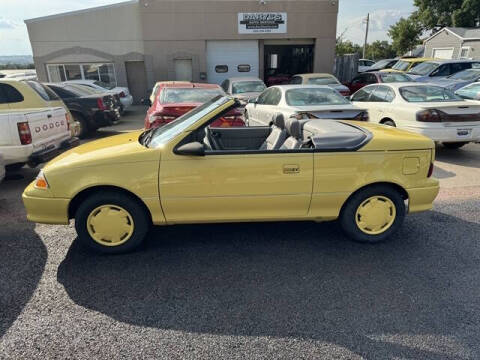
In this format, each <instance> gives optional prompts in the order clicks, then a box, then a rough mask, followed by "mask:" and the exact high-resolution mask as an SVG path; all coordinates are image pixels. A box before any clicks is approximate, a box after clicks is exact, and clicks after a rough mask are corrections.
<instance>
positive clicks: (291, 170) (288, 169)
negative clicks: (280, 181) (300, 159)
mask: <svg viewBox="0 0 480 360" xmlns="http://www.w3.org/2000/svg"><path fill="white" fill-rule="evenodd" d="M299 172H300V166H298V165H283V173H284V174H298V173H299Z"/></svg>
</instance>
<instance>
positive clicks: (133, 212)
mask: <svg viewBox="0 0 480 360" xmlns="http://www.w3.org/2000/svg"><path fill="white" fill-rule="evenodd" d="M75 228H76V230H77V234H78V239H79V241H80V242H81V243H82V244H83V245H85V246H87V247H89V248H90V249H93V250H95V251H98V252H102V253H107V254H120V253H125V252H129V251H132V250H133V249H135V248H136V247H138V246H139V245H140V244H141V243H142V242H143V240H144V239H145V236H146V235H147V232H148V230H149V228H150V219H149V216H148V214H147V212H146V210H145V208H144V206H142V204H140V203H139V201H138V200H136V199H134V198H132V197H130V196H128V195H126V194H123V193H120V192H118V193H117V192H104V193H95V194H94V195H91V196H90V197H88V198H87V199H85V200H84V201H83V202H82V203H81V204H80V206H79V207H78V209H77V211H76V214H75Z"/></svg>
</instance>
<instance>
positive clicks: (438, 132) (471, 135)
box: [405, 122, 480, 142]
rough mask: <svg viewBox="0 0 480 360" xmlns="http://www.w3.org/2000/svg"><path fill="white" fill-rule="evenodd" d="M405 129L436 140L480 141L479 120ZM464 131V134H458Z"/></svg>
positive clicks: (407, 127)
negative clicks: (468, 122)
mask: <svg viewBox="0 0 480 360" xmlns="http://www.w3.org/2000/svg"><path fill="white" fill-rule="evenodd" d="M405 130H408V131H412V132H415V133H417V134H421V135H424V136H426V137H428V138H430V139H432V140H433V141H438V142H477V141H480V122H478V123H475V124H458V125H457V126H444V127H432V128H429V127H413V126H412V127H409V126H406V127H405ZM459 133H466V135H459Z"/></svg>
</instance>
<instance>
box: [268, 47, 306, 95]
mask: <svg viewBox="0 0 480 360" xmlns="http://www.w3.org/2000/svg"><path fill="white" fill-rule="evenodd" d="M313 55H314V46H313V45H265V47H264V56H265V59H264V61H265V65H264V68H265V76H264V78H265V83H266V84H267V86H273V85H281V84H285V83H288V82H289V80H290V77H291V76H293V75H295V74H308V73H311V72H313Z"/></svg>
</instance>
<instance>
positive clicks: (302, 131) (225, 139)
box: [180, 113, 372, 154]
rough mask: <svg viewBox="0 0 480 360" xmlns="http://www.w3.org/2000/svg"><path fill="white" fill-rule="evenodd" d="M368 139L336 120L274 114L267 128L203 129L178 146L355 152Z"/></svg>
mask: <svg viewBox="0 0 480 360" xmlns="http://www.w3.org/2000/svg"><path fill="white" fill-rule="evenodd" d="M371 137H372V135H371V133H370V132H368V131H366V130H365V129H363V128H361V127H358V126H355V125H353V124H348V123H345V122H341V121H336V120H324V119H316V120H311V119H306V120H298V119H296V118H289V119H287V120H285V118H284V116H283V114H280V113H278V114H275V115H274V116H273V118H272V125H271V126H264V127H261V126H255V127H241V128H238V127H231V128H212V127H210V126H205V127H202V128H200V129H198V130H197V131H195V132H193V133H192V134H191V135H189V136H188V137H187V138H186V139H184V141H182V143H181V144H180V145H183V144H186V143H189V142H200V143H203V145H204V148H205V152H206V153H207V154H208V153H216V152H221V153H225V152H229V153H230V152H231V153H242V152H268V151H294V150H295V151H313V150H317V151H355V150H357V149H359V148H361V147H363V146H364V145H365V144H367V143H368V142H369V141H370V139H371Z"/></svg>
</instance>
